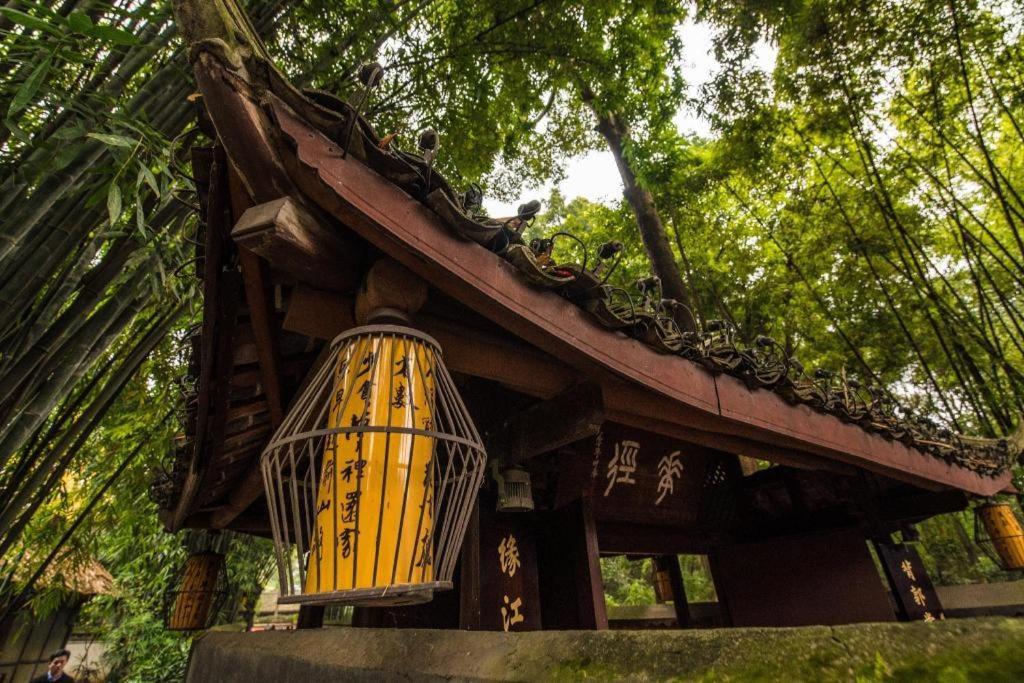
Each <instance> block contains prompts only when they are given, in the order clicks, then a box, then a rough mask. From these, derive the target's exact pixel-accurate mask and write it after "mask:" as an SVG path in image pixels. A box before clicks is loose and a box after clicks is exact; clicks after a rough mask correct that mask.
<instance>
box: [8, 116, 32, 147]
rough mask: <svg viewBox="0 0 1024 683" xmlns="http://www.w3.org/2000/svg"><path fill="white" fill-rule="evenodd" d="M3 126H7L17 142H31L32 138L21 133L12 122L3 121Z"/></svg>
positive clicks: (23, 132)
mask: <svg viewBox="0 0 1024 683" xmlns="http://www.w3.org/2000/svg"><path fill="white" fill-rule="evenodd" d="M4 125H5V126H7V129H8V130H9V131H11V135H13V136H14V137H15V138H17V139H18V140H21V141H22V142H32V136H30V135H29V134H28V133H26V132H25V131H23V130H22V129H21V128H20V127H19V126H18V124H17V123H15V122H14V121H11V120H10V119H7V120H6V121H4Z"/></svg>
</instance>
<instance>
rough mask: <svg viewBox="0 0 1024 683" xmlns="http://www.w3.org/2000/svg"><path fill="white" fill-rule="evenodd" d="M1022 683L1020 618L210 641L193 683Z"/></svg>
mask: <svg viewBox="0 0 1024 683" xmlns="http://www.w3.org/2000/svg"><path fill="white" fill-rule="evenodd" d="M890 677H892V678H895V679H896V680H938V679H940V678H941V679H942V680H958V681H959V680H968V681H973V680H978V681H986V682H988V681H1002V680H1006V681H1020V680H1024V621H1020V620H1015V619H964V620H956V621H946V622H941V623H935V624H925V623H920V622H918V623H913V624H858V625H852V626H836V627H827V626H812V627H803V628H787V629H752V628H746V629H717V630H708V631H604V632H593V631H544V632H534V633H515V634H505V633H483V632H468V631H436V630H414V629H409V630H393V629H353V628H334V629H322V630H314V631H277V632H264V633H208V634H207V635H205V636H203V637H201V638H198V639H197V640H196V641H195V644H194V645H193V648H192V654H191V659H190V662H189V673H188V679H187V680H188V681H189V683H200V682H202V681H218V682H222V681H254V680H261V681H281V682H287V681H303V682H305V681H310V680H352V681H371V680H372V681H394V680H403V681H408V680H416V681H431V680H491V681H494V680H524V681H538V680H579V679H583V678H588V679H594V680H641V681H642V680H677V681H689V680H702V681H707V680H730V681H760V680H776V681H778V680H785V681H850V680H854V678H861V679H862V680H865V679H866V680H883V679H889V678H890Z"/></svg>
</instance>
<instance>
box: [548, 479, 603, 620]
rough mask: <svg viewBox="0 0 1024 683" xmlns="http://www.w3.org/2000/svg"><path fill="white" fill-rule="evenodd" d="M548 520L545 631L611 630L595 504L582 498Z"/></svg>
mask: <svg viewBox="0 0 1024 683" xmlns="http://www.w3.org/2000/svg"><path fill="white" fill-rule="evenodd" d="M545 517H546V518H545V519H544V520H543V521H542V523H541V525H540V526H541V528H542V530H543V535H542V538H541V540H540V543H539V551H540V553H539V557H538V560H539V574H540V599H541V612H542V615H541V619H542V622H543V626H544V628H545V629H597V630H604V629H607V628H608V612H607V609H606V607H605V602H604V583H603V581H602V580H601V564H600V561H599V555H598V546H597V528H596V524H595V523H594V513H593V504H592V502H591V500H590V499H589V497H583V498H581V499H579V500H577V501H575V502H573V503H570V504H569V505H566V506H565V507H563V508H561V509H559V510H555V511H553V512H550V513H548V514H547V515H546V516H545Z"/></svg>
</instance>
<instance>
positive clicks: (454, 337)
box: [283, 287, 578, 398]
mask: <svg viewBox="0 0 1024 683" xmlns="http://www.w3.org/2000/svg"><path fill="white" fill-rule="evenodd" d="M414 324H415V326H416V327H417V328H418V329H421V330H423V331H424V332H426V333H427V334H429V335H430V336H431V337H433V338H434V339H436V340H437V343H438V344H440V345H441V353H442V354H443V357H444V361H445V364H446V365H447V366H448V369H449V370H451V371H453V372H459V373H462V374H464V375H471V376H473V377H482V378H484V379H489V380H492V381H495V382H499V383H501V384H504V385H506V386H508V387H510V388H512V389H515V390H516V391H520V392H522V393H525V394H528V395H530V396H537V397H541V398H550V397H552V396H555V395H557V394H558V393H560V392H561V391H564V390H565V388H566V387H568V386H571V385H572V384H573V383H574V382H575V381H577V378H578V375H577V374H576V373H575V372H574V371H573V370H572V369H571V368H569V367H568V366H566V365H563V364H562V363H559V362H558V361H556V360H554V359H553V358H551V357H550V356H547V355H546V354H543V353H540V352H539V351H537V350H536V349H533V348H531V347H529V346H527V345H526V344H523V343H522V342H519V341H517V340H516V339H514V338H511V337H499V336H496V335H493V334H489V333H485V332H480V331H478V330H474V329H471V328H469V327H466V326H464V325H460V324H458V323H455V322H452V321H450V320H446V319H444V318H438V317H435V316H429V315H418V316H416V318H415V321H414ZM355 325H356V318H355V301H354V298H353V297H351V296H346V295H340V294H337V293H334V292H325V291H322V290H316V289H312V288H309V287H296V288H295V289H294V290H293V291H292V296H291V301H290V302H289V305H288V313H287V314H286V315H285V318H284V324H283V327H284V329H286V330H288V331H290V332H298V333H299V334H304V335H306V336H309V337H314V338H316V339H326V340H331V339H334V338H335V337H337V336H338V335H339V334H341V333H342V332H344V331H346V330H348V329H350V328H352V327H355Z"/></svg>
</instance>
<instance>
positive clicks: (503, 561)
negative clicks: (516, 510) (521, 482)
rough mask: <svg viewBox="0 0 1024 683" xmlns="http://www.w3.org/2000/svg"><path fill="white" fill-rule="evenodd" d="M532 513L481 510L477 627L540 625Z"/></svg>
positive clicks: (497, 628) (508, 628) (533, 627)
mask: <svg viewBox="0 0 1024 683" xmlns="http://www.w3.org/2000/svg"><path fill="white" fill-rule="evenodd" d="M531 517H532V515H523V514H501V513H496V512H494V511H493V508H491V507H490V505H487V504H484V505H481V510H480V628H482V629H483V630H491V631H535V630H539V629H540V627H541V619H540V592H539V587H538V583H537V545H536V539H535V537H534V530H533V525H532V523H531Z"/></svg>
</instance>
